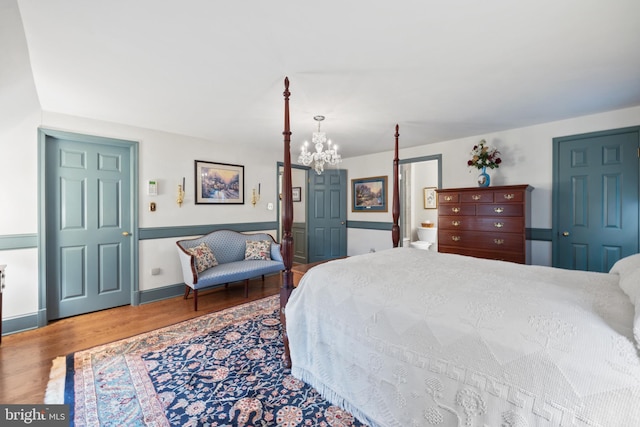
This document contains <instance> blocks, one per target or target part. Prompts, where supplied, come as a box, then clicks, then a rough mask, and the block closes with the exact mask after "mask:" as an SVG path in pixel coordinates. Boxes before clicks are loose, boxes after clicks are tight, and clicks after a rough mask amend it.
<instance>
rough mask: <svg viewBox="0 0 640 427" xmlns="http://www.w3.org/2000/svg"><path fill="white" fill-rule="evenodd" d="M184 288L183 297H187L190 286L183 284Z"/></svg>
mask: <svg viewBox="0 0 640 427" xmlns="http://www.w3.org/2000/svg"><path fill="white" fill-rule="evenodd" d="M184 287H185V290H184V299H187V298H188V297H189V293H190V292H191V288H190V287H188V286H187V285H184Z"/></svg>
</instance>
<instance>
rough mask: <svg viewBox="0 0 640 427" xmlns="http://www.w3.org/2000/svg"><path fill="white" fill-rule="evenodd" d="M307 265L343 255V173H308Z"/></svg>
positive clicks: (338, 171) (344, 182) (345, 201)
mask: <svg viewBox="0 0 640 427" xmlns="http://www.w3.org/2000/svg"><path fill="white" fill-rule="evenodd" d="M309 174H310V175H311V177H310V182H309V206H308V218H307V221H308V228H309V239H308V241H309V250H308V262H315V261H322V260H326V259H332V258H339V257H343V256H346V255H347V171H345V170H341V169H330V170H325V171H324V172H323V173H322V175H318V174H316V173H311V172H310V173H309Z"/></svg>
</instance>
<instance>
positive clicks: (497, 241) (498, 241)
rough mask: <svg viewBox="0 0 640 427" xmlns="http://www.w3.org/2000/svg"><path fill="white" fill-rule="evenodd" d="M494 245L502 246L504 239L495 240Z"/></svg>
mask: <svg viewBox="0 0 640 427" xmlns="http://www.w3.org/2000/svg"><path fill="white" fill-rule="evenodd" d="M493 243H495V244H496V245H502V244H504V239H493Z"/></svg>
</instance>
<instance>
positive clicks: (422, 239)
mask: <svg viewBox="0 0 640 427" xmlns="http://www.w3.org/2000/svg"><path fill="white" fill-rule="evenodd" d="M418 239H419V240H416V241H415V242H411V246H412V247H414V248H416V249H422V250H425V251H428V250H430V249H431V246H432V245H433V244H434V243H435V242H436V240H437V239H438V229H437V228H436V227H418ZM431 250H435V248H433V249H431Z"/></svg>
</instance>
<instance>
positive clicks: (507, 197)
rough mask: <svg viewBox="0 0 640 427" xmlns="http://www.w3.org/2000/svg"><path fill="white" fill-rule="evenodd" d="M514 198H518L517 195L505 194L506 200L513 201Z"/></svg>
mask: <svg viewBox="0 0 640 427" xmlns="http://www.w3.org/2000/svg"><path fill="white" fill-rule="evenodd" d="M514 197H516V195H515V194H513V193H512V194H505V195H504V198H505V199H507V200H511V199H513V198H514Z"/></svg>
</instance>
